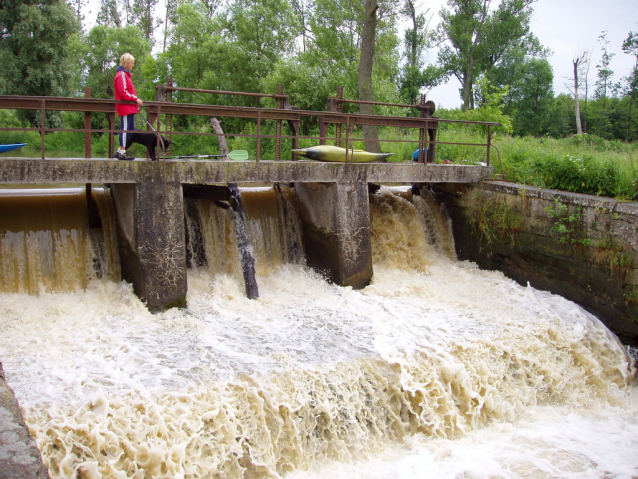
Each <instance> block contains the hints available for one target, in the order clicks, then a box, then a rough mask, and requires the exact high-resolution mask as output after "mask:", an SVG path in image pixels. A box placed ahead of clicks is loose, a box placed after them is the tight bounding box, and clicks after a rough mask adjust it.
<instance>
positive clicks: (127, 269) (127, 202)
mask: <svg viewBox="0 0 638 479" xmlns="http://www.w3.org/2000/svg"><path fill="white" fill-rule="evenodd" d="M111 190H112V192H113V199H114V201H115V208H116V211H117V224H118V237H119V243H120V260H121V263H122V278H123V279H125V280H126V281H128V282H130V283H132V284H133V289H134V291H135V294H137V295H138V296H139V298H140V299H141V300H142V301H144V302H146V305H147V307H148V309H149V310H150V311H153V312H157V311H163V310H165V309H168V308H171V307H183V306H185V305H186V288H187V286H186V240H185V232H184V199H183V195H182V186H181V184H179V183H167V184H166V185H165V184H164V183H163V182H145V183H138V184H113V185H111Z"/></svg>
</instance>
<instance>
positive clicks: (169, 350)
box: [0, 191, 638, 479]
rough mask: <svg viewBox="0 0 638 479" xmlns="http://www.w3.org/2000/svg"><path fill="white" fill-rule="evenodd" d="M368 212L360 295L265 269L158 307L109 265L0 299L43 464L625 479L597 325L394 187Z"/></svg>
mask: <svg viewBox="0 0 638 479" xmlns="http://www.w3.org/2000/svg"><path fill="white" fill-rule="evenodd" d="M414 203H415V204H416V205H417V206H418V207H419V209H421V211H423V210H424V208H425V209H427V208H426V206H427V205H424V204H422V203H421V199H420V198H415V200H414ZM371 215H372V229H373V256H374V277H373V281H372V284H371V285H370V286H368V287H367V288H365V289H363V290H359V291H355V290H352V289H351V288H344V287H339V286H335V285H332V284H328V283H326V282H325V281H324V280H323V279H322V278H321V277H320V276H319V275H318V274H316V273H314V272H311V271H309V270H308V269H307V268H305V267H304V266H302V265H297V264H281V265H280V266H278V267H277V268H274V269H272V270H270V271H268V273H267V274H266V273H261V274H259V272H260V269H259V268H257V270H258V278H257V279H258V282H259V294H260V296H259V298H258V299H257V300H248V299H247V298H246V297H245V293H244V285H243V283H242V282H241V276H237V275H230V274H222V275H216V276H215V275H212V274H211V273H210V272H209V270H208V269H207V268H205V267H200V268H196V269H192V270H189V278H188V287H189V292H188V308H187V309H186V310H176V309H173V310H170V311H168V312H166V313H163V314H156V315H153V314H150V313H149V312H148V311H147V310H146V309H145V307H144V305H143V304H141V303H140V302H139V300H138V299H137V298H136V297H135V296H134V294H133V293H132V290H131V288H130V286H129V285H127V284H125V283H120V284H117V283H114V282H109V281H106V280H92V281H90V282H89V284H88V286H87V288H86V290H85V291H82V292H66V293H41V294H40V296H38V297H34V296H29V295H26V294H18V293H13V294H6V293H3V294H0V308H1V311H2V314H1V315H0V360H1V361H2V362H3V365H4V369H5V372H6V375H7V381H8V383H9V384H10V385H11V387H12V388H13V389H14V390H15V393H16V396H17V397H18V400H19V401H20V404H21V407H22V408H23V413H24V416H25V419H26V421H27V423H28V425H29V427H30V430H31V432H32V434H33V435H34V437H35V438H36V441H37V443H38V446H39V447H40V450H41V452H42V454H43V458H44V460H45V462H46V464H47V465H48V467H49V471H50V474H51V476H52V477H53V478H62V477H63V478H76V477H83V478H84V477H86V478H99V477H104V478H118V479H119V478H196V477H197V478H199V477H202V478H204V477H209V478H240V477H249V478H256V477H273V478H274V477H286V478H295V479H299V478H325V477H331V478H367V479H372V478H375V479H376V478H550V477H560V478H612V477H614V478H627V479H629V478H635V477H638V390H637V386H636V383H635V380H634V374H635V370H634V369H633V367H632V366H631V364H630V362H629V359H628V357H627V356H626V354H625V351H624V349H623V347H622V346H621V344H620V343H619V342H618V340H617V339H616V338H615V336H613V335H612V334H611V333H610V332H609V331H608V330H607V329H606V328H605V327H604V325H603V324H602V323H601V322H600V321H599V320H598V319H596V318H595V317H593V316H592V315H590V314H588V313H587V312H585V311H583V310H582V309H581V308H579V307H578V306H576V305H575V304H574V303H571V302H569V301H567V300H565V299H563V298H561V297H558V296H554V295H551V294H548V293H545V292H541V291H538V290H535V289H533V288H531V287H522V286H520V285H518V284H516V283H514V282H513V281H511V280H509V279H507V278H505V277H504V276H503V275H502V274H500V273H496V272H487V271H481V270H479V269H478V268H477V267H476V266H475V265H473V264H471V263H467V262H458V261H456V260H455V259H454V258H453V257H452V256H453V254H452V253H451V252H450V251H451V250H450V248H449V247H445V246H441V245H440V244H437V241H438V240H437V241H435V240H433V239H432V238H433V235H432V234H426V233H425V228H426V223H425V220H424V218H423V215H422V214H419V213H418V211H417V208H415V206H414V205H413V204H412V203H410V202H408V201H407V200H406V199H403V198H401V197H400V196H398V195H395V194H392V193H390V192H388V191H382V192H381V193H379V194H377V195H375V196H374V197H372V200H371ZM439 223H440V222H439ZM430 229H431V228H430ZM435 236H436V235H435ZM258 261H259V260H258Z"/></svg>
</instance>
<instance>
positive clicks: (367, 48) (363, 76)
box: [348, 0, 381, 153]
mask: <svg viewBox="0 0 638 479" xmlns="http://www.w3.org/2000/svg"><path fill="white" fill-rule="evenodd" d="M378 8H379V4H378V3H377V0H366V2H365V14H364V19H363V32H362V35H361V56H360V58H359V100H362V101H373V100H374V98H373V95H372V62H373V59H374V38H375V32H376V28H377V9H378ZM360 111H361V114H363V115H374V105H368V104H364V103H362V104H361V108H360ZM363 136H364V138H365V140H366V141H365V144H366V151H370V152H373V153H381V145H379V142H378V139H379V136H378V134H377V128H376V127H375V126H371V125H363ZM348 147H350V145H348Z"/></svg>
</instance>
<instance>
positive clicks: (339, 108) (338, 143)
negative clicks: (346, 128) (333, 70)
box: [335, 86, 348, 156]
mask: <svg viewBox="0 0 638 479" xmlns="http://www.w3.org/2000/svg"><path fill="white" fill-rule="evenodd" d="M340 100H343V87H342V86H338V87H337V111H338V112H339V113H343V102H342V101H340ZM347 136H348V133H347V132H346V137H347ZM335 137H336V138H337V139H336V140H335V146H341V123H337V125H336V129H335ZM346 148H348V140H347V139H346ZM346 156H347V155H346Z"/></svg>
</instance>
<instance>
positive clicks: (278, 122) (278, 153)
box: [275, 83, 284, 161]
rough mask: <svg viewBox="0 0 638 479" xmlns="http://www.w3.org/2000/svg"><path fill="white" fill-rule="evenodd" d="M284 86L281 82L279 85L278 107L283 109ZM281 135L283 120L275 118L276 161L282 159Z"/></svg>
mask: <svg viewBox="0 0 638 479" xmlns="http://www.w3.org/2000/svg"><path fill="white" fill-rule="evenodd" d="M283 94H284V86H283V85H282V84H281V83H279V84H278V85H277V108H278V109H280V110H283V108H284V98H283ZM281 135H282V120H281V119H277V120H275V161H280V160H281Z"/></svg>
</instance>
